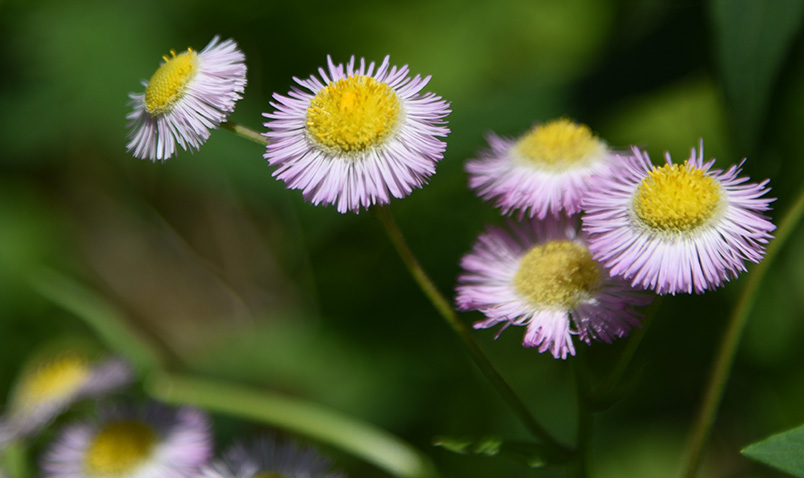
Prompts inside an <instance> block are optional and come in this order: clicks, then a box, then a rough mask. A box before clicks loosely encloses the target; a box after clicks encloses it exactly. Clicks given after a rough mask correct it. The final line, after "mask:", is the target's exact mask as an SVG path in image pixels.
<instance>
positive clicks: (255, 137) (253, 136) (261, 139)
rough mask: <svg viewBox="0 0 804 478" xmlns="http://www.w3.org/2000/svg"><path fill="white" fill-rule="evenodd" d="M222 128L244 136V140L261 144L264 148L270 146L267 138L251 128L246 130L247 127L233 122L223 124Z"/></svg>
mask: <svg viewBox="0 0 804 478" xmlns="http://www.w3.org/2000/svg"><path fill="white" fill-rule="evenodd" d="M221 128H223V129H228V130H229V131H231V132H232V133H234V134H236V135H238V136H242V137H243V138H246V139H250V140H251V141H254V142H255V143H259V144H261V145H263V146H267V145H268V140H267V139H266V138H265V136H263V135H261V134H260V133H258V132H256V131H254V130H253V129H251V128H246V127H245V126H241V125H239V124H237V123H232V122H231V121H227V122H226V123H221Z"/></svg>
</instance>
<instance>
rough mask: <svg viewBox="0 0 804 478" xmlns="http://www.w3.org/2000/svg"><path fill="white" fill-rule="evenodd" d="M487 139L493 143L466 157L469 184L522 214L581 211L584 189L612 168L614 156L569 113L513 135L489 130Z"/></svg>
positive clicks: (507, 209) (506, 209)
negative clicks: (513, 137)
mask: <svg viewBox="0 0 804 478" xmlns="http://www.w3.org/2000/svg"><path fill="white" fill-rule="evenodd" d="M488 142H489V145H490V146H491V148H490V149H488V150H485V151H483V152H482V153H481V154H480V158H477V159H472V160H470V161H469V162H467V163H466V171H467V172H468V173H469V186H470V187H471V188H472V189H474V190H476V191H477V194H478V195H479V196H480V197H481V198H483V199H485V200H487V201H494V204H495V206H496V207H499V208H500V209H501V210H502V213H503V214H510V213H512V212H513V211H519V217H520V218H521V217H525V216H530V217H538V218H539V219H544V218H545V217H546V216H547V215H548V214H549V215H551V216H558V215H559V214H566V215H573V214H577V213H578V212H580V210H581V200H582V199H583V195H584V194H585V193H586V191H588V190H589V188H590V186H591V184H592V182H593V181H594V180H595V178H596V177H598V176H605V175H608V174H611V171H612V165H613V163H614V158H615V156H614V154H613V153H612V152H611V151H609V149H608V147H607V146H606V144H605V143H604V142H603V141H601V140H600V139H598V138H597V137H596V136H595V135H594V134H593V133H592V131H591V130H590V129H589V127H588V126H586V125H583V124H577V123H574V122H572V121H570V120H568V119H565V118H562V119H558V120H553V121H549V122H547V123H543V124H537V125H536V126H534V127H533V128H532V129H531V130H530V131H529V132H527V133H525V134H524V135H522V136H521V137H519V138H517V139H513V140H512V139H503V138H500V137H498V136H497V135H495V134H490V135H489V137H488Z"/></svg>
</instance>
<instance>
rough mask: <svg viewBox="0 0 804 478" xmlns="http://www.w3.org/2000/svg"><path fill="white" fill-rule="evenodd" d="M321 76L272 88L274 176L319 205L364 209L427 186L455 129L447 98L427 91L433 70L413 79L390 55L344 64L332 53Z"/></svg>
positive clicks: (270, 150)
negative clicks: (449, 123)
mask: <svg viewBox="0 0 804 478" xmlns="http://www.w3.org/2000/svg"><path fill="white" fill-rule="evenodd" d="M327 66H328V68H327V70H326V71H325V70H324V69H323V68H319V70H318V74H319V76H320V79H319V77H317V76H315V75H313V76H310V78H309V79H306V80H304V79H298V78H294V81H296V83H298V84H299V86H301V88H299V87H293V88H292V89H291V91H290V92H289V93H288V96H283V95H279V94H274V96H273V97H274V101H273V102H271V106H272V107H274V109H275V111H274V112H273V113H263V116H265V117H266V118H268V119H269V121H267V122H265V123H264V125H265V127H266V128H268V131H267V132H265V133H263V135H264V136H265V137H266V138H267V139H268V141H269V144H268V146H267V147H266V152H265V158H266V159H267V160H268V163H269V164H270V165H272V166H277V168H276V170H275V171H274V172H273V175H274V176H275V177H277V178H278V179H280V180H282V181H284V182H285V183H286V184H287V186H288V188H290V189H301V190H302V192H303V195H304V198H305V199H306V200H307V201H309V202H311V203H313V204H316V205H318V204H322V205H329V204H334V205H336V207H337V210H338V212H340V213H345V212H347V211H353V212H359V211H360V210H361V208H363V209H367V208H368V207H369V206H372V205H374V204H387V203H389V202H390V200H391V197H396V198H401V197H404V196H407V195H408V194H410V193H411V192H412V191H413V189H415V188H420V187H422V186H423V185H424V184H425V183H426V182H427V180H428V179H429V178H430V176H432V175H433V174H435V169H436V163H437V162H438V161H440V160H441V159H442V157H443V153H444V150H445V149H446V143H445V142H443V141H441V140H439V139H438V138H439V137H445V136H446V135H447V134H448V133H449V129H447V128H446V126H445V124H446V121H445V118H446V116H447V115H448V114H449V112H450V110H449V103H447V102H446V101H443V100H442V99H441V97H439V96H436V95H435V94H433V93H422V92H421V91H422V89H423V88H424V87H425V86H426V85H427V83H428V82H429V81H430V77H429V76H427V77H424V78H422V77H421V76H419V75H416V76H415V77H413V78H411V77H410V74H409V71H408V67H407V65H405V66H403V67H401V68H397V67H396V66H391V65H390V64H389V60H388V57H385V59H384V60H383V61H382V63H381V64H380V65H379V66H378V67H376V69H375V64H374V62H372V63H369V64H368V65H366V62H365V60H363V59H362V58H361V59H360V62H359V63H356V62H355V57H352V58H351V59H350V60H349V62H348V63H347V64H346V66H345V67H344V65H343V64H337V65H336V64H334V63H333V62H332V59H331V58H330V57H327Z"/></svg>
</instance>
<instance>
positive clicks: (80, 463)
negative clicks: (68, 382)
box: [42, 404, 212, 478]
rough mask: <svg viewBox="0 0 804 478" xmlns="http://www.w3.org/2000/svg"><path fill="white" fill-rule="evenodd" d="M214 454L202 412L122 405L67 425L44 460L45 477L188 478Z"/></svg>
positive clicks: (208, 427)
mask: <svg viewBox="0 0 804 478" xmlns="http://www.w3.org/2000/svg"><path fill="white" fill-rule="evenodd" d="M211 455H212V436H211V430H210V425H209V420H208V419H207V417H206V415H205V414H204V413H202V412H200V411H198V410H195V409H192V408H189V407H183V408H178V409H176V408H168V407H166V406H163V405H157V404H150V405H149V406H146V407H140V408H132V407H119V408H114V409H104V410H101V419H100V420H99V421H97V422H89V421H83V422H79V423H74V424H71V425H67V426H65V427H64V429H63V430H62V432H61V433H60V434H59V435H58V436H57V438H56V440H55V441H54V442H53V443H52V444H51V445H50V448H49V449H48V450H47V452H46V453H45V455H44V459H43V460H42V469H43V470H44V473H43V475H42V476H43V477H44V478H111V477H115V478H150V477H159V478H162V477H165V478H167V477H176V478H182V477H185V478H188V477H191V476H195V473H197V472H198V470H199V469H200V468H201V466H202V465H204V464H205V463H206V462H207V461H208V460H209V459H210V457H211Z"/></svg>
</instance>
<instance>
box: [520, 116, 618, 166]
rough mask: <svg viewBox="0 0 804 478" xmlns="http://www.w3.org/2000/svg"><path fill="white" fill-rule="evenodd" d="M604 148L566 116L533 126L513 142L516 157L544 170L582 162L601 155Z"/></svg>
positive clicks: (585, 127) (589, 132)
mask: <svg viewBox="0 0 804 478" xmlns="http://www.w3.org/2000/svg"><path fill="white" fill-rule="evenodd" d="M605 149H606V145H605V144H603V142H602V141H600V140H599V139H598V138H597V137H596V136H595V135H594V134H593V133H592V130H591V129H589V127H588V126H586V125H583V124H577V123H574V122H572V121H570V120H568V119H566V118H562V119H557V120H554V121H550V122H548V123H544V124H540V125H537V126H535V127H534V128H533V129H532V130H530V132H528V133H526V134H525V135H524V136H522V137H521V138H520V139H519V141H517V142H516V144H515V145H514V151H515V152H516V153H517V155H518V156H519V157H520V158H522V159H523V160H525V161H527V162H529V163H531V164H533V165H536V166H540V167H544V168H546V169H565V168H567V167H572V166H578V165H582V164H583V163H586V162H589V161H591V160H593V159H594V158H596V157H598V156H600V155H602V154H604V153H605Z"/></svg>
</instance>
